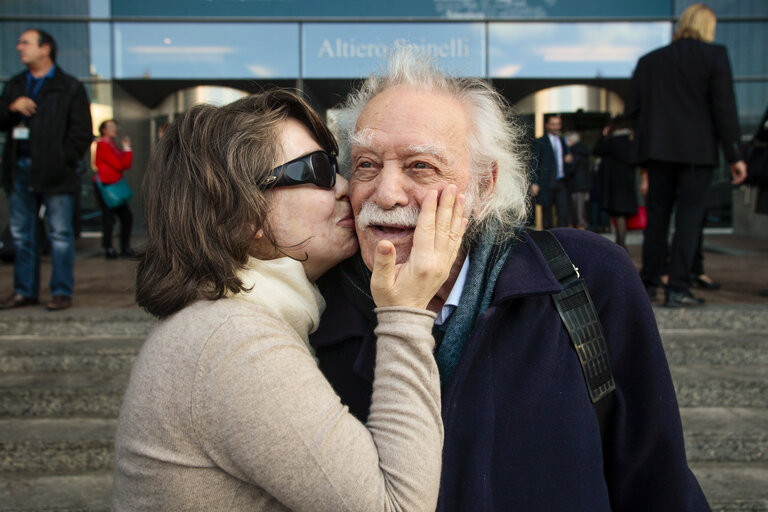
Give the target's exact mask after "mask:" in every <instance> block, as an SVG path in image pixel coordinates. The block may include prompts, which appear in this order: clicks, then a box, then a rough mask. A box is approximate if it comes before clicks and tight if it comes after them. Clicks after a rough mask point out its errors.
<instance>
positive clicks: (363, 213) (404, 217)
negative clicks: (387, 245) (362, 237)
mask: <svg viewBox="0 0 768 512" xmlns="http://www.w3.org/2000/svg"><path fill="white" fill-rule="evenodd" d="M420 211H421V209H420V208H418V207H417V206H397V207H395V208H391V209H389V210H385V209H383V208H379V207H378V206H376V203H374V202H373V201H364V202H363V204H361V205H360V212H358V214H357V215H355V221H356V222H357V227H358V228H360V229H361V230H366V229H368V227H369V226H399V227H405V228H415V227H416V221H417V220H418V219H419V212H420Z"/></svg>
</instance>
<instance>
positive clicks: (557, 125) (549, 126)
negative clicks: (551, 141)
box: [544, 117, 563, 135]
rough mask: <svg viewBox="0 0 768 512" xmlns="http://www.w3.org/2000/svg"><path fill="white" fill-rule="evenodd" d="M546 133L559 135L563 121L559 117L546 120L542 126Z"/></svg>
mask: <svg viewBox="0 0 768 512" xmlns="http://www.w3.org/2000/svg"><path fill="white" fill-rule="evenodd" d="M544 128H546V130H547V133H551V134H552V135H560V131H561V130H562V129H563V120H562V119H560V118H559V117H550V118H549V119H547V123H546V124H545V125H544Z"/></svg>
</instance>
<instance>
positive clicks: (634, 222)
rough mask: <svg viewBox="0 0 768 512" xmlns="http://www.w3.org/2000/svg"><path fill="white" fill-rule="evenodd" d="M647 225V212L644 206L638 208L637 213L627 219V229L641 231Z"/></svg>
mask: <svg viewBox="0 0 768 512" xmlns="http://www.w3.org/2000/svg"><path fill="white" fill-rule="evenodd" d="M646 224H648V211H647V210H646V209H645V206H640V207H639V208H638V209H637V213H636V214H634V215H633V216H631V217H629V218H628V219H627V229H629V230H642V229H645V226H646Z"/></svg>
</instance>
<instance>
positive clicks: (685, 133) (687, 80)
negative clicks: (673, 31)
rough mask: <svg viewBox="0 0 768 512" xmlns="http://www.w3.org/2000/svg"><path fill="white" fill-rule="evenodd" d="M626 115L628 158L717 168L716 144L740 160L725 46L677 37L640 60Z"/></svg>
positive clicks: (640, 161) (636, 161)
mask: <svg viewBox="0 0 768 512" xmlns="http://www.w3.org/2000/svg"><path fill="white" fill-rule="evenodd" d="M626 115H627V116H628V117H630V118H631V119H633V120H634V122H635V144H634V146H633V153H632V161H633V162H634V163H636V164H638V165H643V164H645V163H646V162H648V161H649V160H655V161H661V162H671V163H682V164H692V165H698V166H715V165H717V163H718V154H717V143H718V141H720V143H721V145H722V148H723V153H725V157H726V159H727V160H728V161H729V162H735V161H737V160H739V159H740V158H741V156H740V151H739V124H738V118H737V115H736V99H735V97H734V92H733V79H732V76H731V65H730V63H729V61H728V52H727V50H726V48H725V47H724V46H721V45H718V44H710V43H705V42H702V41H697V40H695V39H680V40H678V41H675V42H673V43H671V44H670V45H668V46H665V47H663V48H659V49H657V50H654V51H652V52H651V53H649V54H647V55H645V56H643V57H641V58H640V60H639V62H638V63H637V67H636V68H635V72H634V74H633V76H632V81H631V83H630V90H629V97H628V99H627V104H626Z"/></svg>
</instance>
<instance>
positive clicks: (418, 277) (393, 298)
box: [371, 185, 467, 309]
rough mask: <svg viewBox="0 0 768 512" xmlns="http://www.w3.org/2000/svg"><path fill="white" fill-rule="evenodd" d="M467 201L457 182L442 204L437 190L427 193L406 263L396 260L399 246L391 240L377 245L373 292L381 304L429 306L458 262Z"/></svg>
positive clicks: (445, 195)
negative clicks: (457, 192) (457, 193)
mask: <svg viewBox="0 0 768 512" xmlns="http://www.w3.org/2000/svg"><path fill="white" fill-rule="evenodd" d="M465 201H466V198H465V196H464V194H459V195H458V197H457V195H456V186H455V185H449V186H447V187H446V188H445V189H444V190H443V193H442V196H441V197H440V204H439V205H438V202H437V191H436V190H432V191H430V192H429V193H428V194H427V197H426V198H425V199H424V202H423V203H422V205H421V213H419V220H418V221H417V222H416V230H415V231H414V233H413V245H412V248H411V254H410V255H409V257H408V260H407V261H406V262H405V263H402V264H399V265H398V264H396V263H395V261H396V256H397V255H396V250H395V246H394V245H393V244H392V242H390V241H389V240H382V241H380V242H379V243H378V245H376V255H375V256H374V260H373V275H372V276H371V294H372V295H373V300H374V302H376V305H377V306H379V307H384V306H404V307H412V308H420V309H426V307H427V305H428V304H429V301H431V300H432V297H434V295H435V294H436V293H437V291H438V290H439V289H440V287H441V286H442V285H443V283H445V280H446V279H447V278H448V275H449V273H450V271H451V268H452V267H453V264H454V262H455V261H456V256H457V254H458V252H459V248H460V247H461V241H462V238H463V236H464V230H465V229H466V227H467V219H466V218H465V217H464V203H465Z"/></svg>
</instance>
